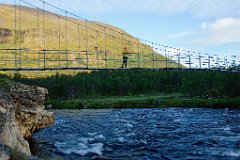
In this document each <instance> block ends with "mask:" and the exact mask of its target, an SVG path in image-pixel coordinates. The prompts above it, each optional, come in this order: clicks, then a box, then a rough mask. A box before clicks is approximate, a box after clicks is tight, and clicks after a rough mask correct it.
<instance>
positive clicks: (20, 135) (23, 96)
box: [0, 81, 54, 159]
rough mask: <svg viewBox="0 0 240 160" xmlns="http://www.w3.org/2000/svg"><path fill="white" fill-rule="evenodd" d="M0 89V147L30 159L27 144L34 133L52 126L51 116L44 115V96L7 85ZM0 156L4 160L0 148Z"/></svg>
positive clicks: (27, 88) (41, 92)
mask: <svg viewBox="0 0 240 160" xmlns="http://www.w3.org/2000/svg"><path fill="white" fill-rule="evenodd" d="M2 84H3V85H2ZM0 85H1V86H0V145H3V146H4V145H6V146H8V147H10V148H12V149H17V150H19V151H21V152H22V153H24V154H26V155H31V152H30V148H29V144H28V141H27V140H28V139H30V138H31V137H32V134H33V133H34V132H35V131H37V130H39V129H42V128H45V127H48V126H50V125H52V124H53V123H54V117H53V113H49V112H47V111H45V106H44V104H43V102H44V100H45V96H46V95H47V94H48V92H47V90H46V89H44V88H40V87H31V86H27V85H23V84H20V83H13V82H9V81H7V82H4V83H3V82H1V83H0ZM0 153H1V154H0V155H1V156H0V159H7V157H8V154H7V153H6V151H4V150H3V149H1V147H0ZM2 155H3V156H2Z"/></svg>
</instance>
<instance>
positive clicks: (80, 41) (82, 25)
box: [0, 4, 177, 68]
mask: <svg viewBox="0 0 240 160" xmlns="http://www.w3.org/2000/svg"><path fill="white" fill-rule="evenodd" d="M15 13H16V18H15ZM15 21H16V23H15ZM0 22H1V23H0V50H4V49H9V48H13V49H15V48H17V49H19V48H21V49H23V50H16V51H15V50H11V51H6V50H4V51H1V52H0V53H1V54H0V58H1V60H2V61H1V63H0V68H6V67H18V68H20V67H22V68H43V67H44V65H45V67H86V66H87V65H88V67H95V68H96V67H100V68H104V67H106V66H107V67H114V68H115V67H120V66H121V63H122V60H121V59H122V49H123V47H127V48H128V51H129V52H131V53H134V54H131V55H130V56H129V65H130V67H136V68H137V67H145V68H151V67H153V65H155V67H158V68H159V67H160V68H164V67H165V66H166V62H165V57H163V56H162V55H160V54H157V53H156V52H154V51H153V50H152V49H151V47H150V46H149V45H146V44H143V43H142V42H139V41H138V40H137V39H135V38H133V37H131V36H130V35H129V34H128V33H126V32H125V31H123V30H121V29H119V28H117V27H114V26H111V25H107V24H103V23H100V22H94V23H92V22H88V23H86V22H85V21H81V20H79V19H74V18H70V17H64V16H59V15H56V14H52V13H49V12H47V11H45V12H44V14H43V11H42V10H40V9H34V8H29V7H23V6H21V7H20V6H17V7H16V12H15V7H14V6H12V5H6V4H0ZM105 27H107V28H111V29H112V30H117V32H114V31H112V30H111V29H107V28H105ZM86 28H87V29H86ZM103 33H106V34H107V35H106V36H105V34H103ZM122 33H123V34H122ZM126 35H129V36H126ZM105 42H106V43H105ZM105 44H106V45H105ZM44 49H45V50H50V51H47V52H43V51H41V50H44ZM86 50H87V51H88V55H87V54H86ZM105 51H106V52H105ZM44 53H46V54H44ZM153 57H154V59H155V60H157V61H156V62H155V64H153ZM44 59H46V60H47V61H46V63H45V64H44ZM3 60H9V61H8V62H7V63H6V62H5V61H3ZM20 60H21V62H20ZM15 62H17V63H15ZM168 66H169V67H177V64H176V63H169V64H168Z"/></svg>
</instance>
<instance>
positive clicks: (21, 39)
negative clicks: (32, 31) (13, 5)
mask: <svg viewBox="0 0 240 160" xmlns="http://www.w3.org/2000/svg"><path fill="white" fill-rule="evenodd" d="M19 35H20V43H19V48H20V50H19V68H22V41H23V37H22V4H21V1H19Z"/></svg>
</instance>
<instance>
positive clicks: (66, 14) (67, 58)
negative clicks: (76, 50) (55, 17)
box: [65, 11, 69, 68]
mask: <svg viewBox="0 0 240 160" xmlns="http://www.w3.org/2000/svg"><path fill="white" fill-rule="evenodd" d="M65 17H66V19H65V40H66V41H65V50H66V53H65V55H66V68H68V66H69V52H68V12H67V11H65Z"/></svg>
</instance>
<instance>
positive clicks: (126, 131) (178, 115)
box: [32, 108, 240, 160]
mask: <svg viewBox="0 0 240 160" xmlns="http://www.w3.org/2000/svg"><path fill="white" fill-rule="evenodd" d="M55 117H56V123H55V125H54V126H53V127H51V128H47V129H44V130H41V131H40V132H38V133H36V134H34V137H33V141H34V143H33V144H34V145H33V148H32V150H33V152H34V154H36V155H38V156H41V157H43V158H47V159H66V160H71V159H72V160H76V159H83V160H84V159H109V160H110V159H119V160H122V159H134V160H142V159H144V160H151V159H166V160H168V159H173V160H175V159H202V160H206V159H221V160H222V159H240V123H239V122H240V110H237V109H207V108H194V109H189V108H165V109H122V110H111V109H109V110H79V111H73V110H64V111H56V112H55Z"/></svg>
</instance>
